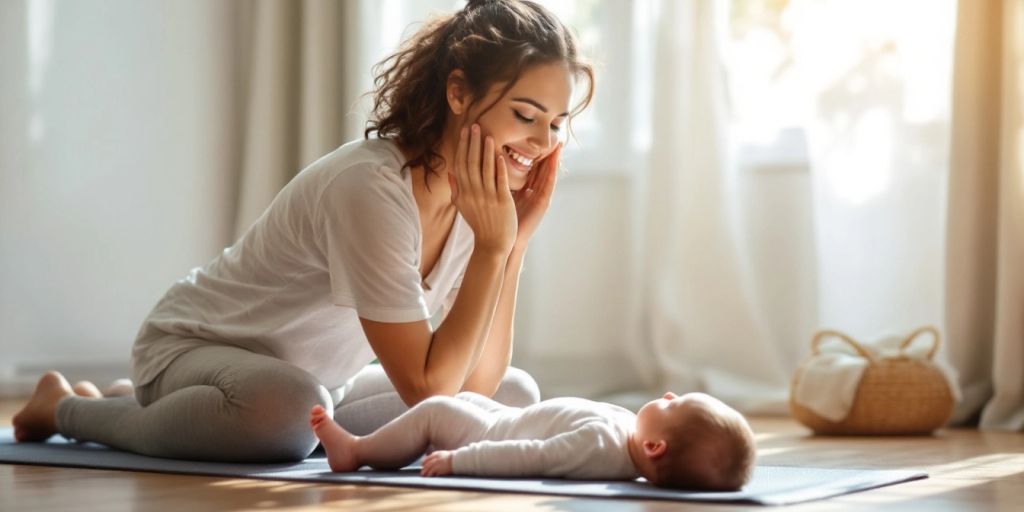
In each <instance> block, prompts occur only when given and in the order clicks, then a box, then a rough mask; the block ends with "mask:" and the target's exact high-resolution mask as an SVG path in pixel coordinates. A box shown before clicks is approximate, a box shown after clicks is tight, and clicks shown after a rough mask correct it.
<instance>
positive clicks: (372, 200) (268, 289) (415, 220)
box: [14, 0, 593, 461]
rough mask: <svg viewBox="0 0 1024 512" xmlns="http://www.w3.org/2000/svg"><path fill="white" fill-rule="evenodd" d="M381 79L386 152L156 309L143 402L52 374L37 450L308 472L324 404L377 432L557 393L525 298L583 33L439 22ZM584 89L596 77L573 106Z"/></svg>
mask: <svg viewBox="0 0 1024 512" xmlns="http://www.w3.org/2000/svg"><path fill="white" fill-rule="evenodd" d="M380 69H382V71H381V72H380V73H379V74H378V75H377V78H376V82H375V83H376V86H377V88H376V90H375V91H374V99H375V110H374V115H373V117H372V119H371V122H370V124H369V126H370V128H369V129H368V130H367V132H366V140H357V141H354V142H351V143H348V144H345V145H343V146H341V147H339V148H337V149H336V150H334V151H332V152H330V153H329V154H327V155H325V156H323V157H322V158H320V159H319V160H317V161H316V162H314V163H313V164H312V165H309V166H308V167H307V168H306V169H304V170H303V171H302V172H300V173H299V174H298V175H297V176H296V177H295V178H294V179H292V180H291V182H289V183H288V185H287V186H285V187H284V189H283V190H281V192H280V193H279V194H278V195H277V197H276V198H275V199H274V201H273V202H272V203H271V205H270V207H269V208H268V209H267V210H266V211H265V212H264V213H263V215H261V216H260V217H259V219H258V220H257V221H256V222H255V223H254V224H253V225H252V226H251V227H250V228H249V229H248V230H247V231H245V233H244V234H243V235H242V237H241V238H240V239H239V240H238V241H237V242H236V243H235V244H234V245H232V246H231V247H229V248H227V249H225V250H224V251H223V252H222V253H221V254H219V255H218V256H217V257H216V258H214V259H213V260H212V261H210V262H209V263H207V264H206V265H204V266H201V267H197V268H194V269H192V270H191V271H190V272H188V274H187V275H186V276H185V277H183V278H182V279H180V280H178V281H177V282H176V283H175V284H174V285H173V286H172V287H171V288H170V290H169V291H168V292H167V293H166V294H165V295H164V297H163V298H162V299H161V300H160V301H159V302H158V304H157V305H156V307H155V308H154V309H153V311H152V312H151V313H150V314H149V316H148V317H147V318H146V319H145V321H144V322H143V325H142V328H141V329H140V331H139V335H138V337H137V339H136V343H135V346H134V348H133V351H132V356H133V376H134V378H135V385H136V388H135V396H136V398H137V400H138V403H136V402H135V401H131V400H127V401H126V400H107V399H102V398H95V397H89V398H86V397H79V396H75V395H74V393H73V391H72V388H71V387H70V386H69V385H68V383H67V381H66V380H65V379H64V378H63V376H62V375H60V374H59V373H56V372H48V373H46V374H45V375H44V376H43V377H42V378H41V379H40V380H39V383H38V386H37V388H36V393H35V395H34V396H33V398H32V400H31V401H30V402H29V403H28V405H27V406H26V407H25V408H24V409H23V410H22V411H21V412H19V413H18V414H17V415H16V416H15V417H14V425H15V437H16V438H17V439H18V440H20V441H39V440H44V439H46V438H48V437H49V436H51V435H53V434H54V433H58V432H59V433H61V434H63V435H64V436H66V437H69V438H74V439H78V440H88V441H97V442H101V443H105V444H109V445H112V446H115V447H118V448H122V449H126V450H131V451H134V452H138V453H143V454H150V455H158V456H163V457H171V458H196V459H206V460H227V461H258V460H261V461H270V460H294V459H301V458H303V457H305V456H306V455H308V454H309V452H310V451H311V450H312V449H313V448H314V447H315V446H316V439H315V437H314V436H313V434H312V432H311V431H310V430H309V427H308V425H307V423H306V414H305V413H306V411H308V410H309V409H310V407H312V406H313V405H314V404H318V405H321V406H323V407H324V408H325V410H327V411H331V412H332V413H334V414H336V415H337V420H338V421H339V422H349V421H355V422H359V423H360V424H361V425H362V426H363V428H368V429H371V430H372V429H373V428H375V427H376V426H379V425H380V424H383V423H384V422H386V421H387V420H389V419H390V418H391V417H394V416H396V415H397V414H398V413H399V412H401V411H402V410H404V409H405V407H406V406H408V405H414V404H416V403H418V402H420V401H422V400H424V399H425V398H427V397H430V396H432V395H438V394H442V395H454V394H455V393H458V392H460V391H474V392H477V393H480V394H482V395H487V396H494V397H495V398H496V399H498V400H499V401H502V402H505V403H507V404H509V405H514V406H521V405H525V404H529V403H532V402H536V401H537V400H538V399H539V391H538V389H537V385H536V383H535V382H534V381H533V379H532V378H531V377H530V376H529V375H528V374H526V373H525V372H523V371H521V370H518V369H515V368H510V366H509V363H510V358H511V353H512V346H513V340H512V321H513V317H514V314H515V302H516V289H517V286H518V280H519V273H520V268H521V265H522V261H523V257H524V255H525V253H526V251H527V248H528V246H529V242H530V239H531V238H532V236H533V234H534V232H535V231H536V229H537V226H538V225H539V223H540V221H541V219H542V218H543V217H544V215H545V214H546V212H547V209H548V206H549V204H550V202H551V196H552V194H553V192H554V188H555V178H556V172H557V169H558V164H559V156H560V151H559V147H560V146H559V145H558V131H559V130H560V127H561V125H562V124H564V123H568V122H569V121H570V120H571V117H572V115H574V114H575V113H577V112H579V111H580V110H581V109H583V108H585V107H586V106H587V104H588V102H589V98H590V94H591V93H590V92H589V91H590V90H591V89H592V81H593V73H592V71H591V70H590V67H589V66H588V65H586V64H585V63H583V62H582V61H581V59H580V58H579V56H578V55H577V52H576V43H575V40H574V38H573V36H572V34H571V33H570V32H569V30H568V29H567V28H566V27H565V26H564V25H562V23H561V22H560V21H559V20H558V19H557V18H556V17H555V16H554V15H552V14H551V13H550V12H548V11H547V10H546V9H544V8H543V7H542V6H540V5H539V4H536V3H533V2H529V1H520V0H490V1H471V2H469V3H468V4H467V5H466V7H465V8H464V9H462V10H461V11H459V12H457V13H455V14H451V15H446V16H442V17H438V18H436V19H434V20H432V21H430V22H428V23H427V24H426V25H424V26H423V27H422V28H421V29H420V31H419V32H418V33H416V34H414V35H413V36H412V37H411V38H410V39H409V41H408V42H407V44H406V45H405V46H403V48H402V49H400V50H399V51H398V52H397V53H396V54H395V55H394V56H393V57H391V58H389V59H387V60H385V62H384V64H383V67H382V68H380ZM579 77H583V78H586V79H587V80H588V81H589V82H590V83H589V84H588V85H589V86H590V87H588V93H587V95H586V96H585V99H584V100H583V101H581V102H579V103H577V104H576V106H575V107H574V108H573V109H572V110H570V103H571V100H572V95H573V92H574V84H575V80H576V79H577V78H579ZM373 132H376V135H377V137H375V138H370V137H369V135H370V134H371V133H373ZM432 185H435V186H432ZM436 185H440V186H436ZM445 185H447V186H445ZM439 310H440V312H441V315H440V316H441V322H440V325H439V326H438V327H437V328H436V330H435V329H433V328H432V327H431V325H430V323H429V322H428V319H430V318H431V317H433V316H434V315H435V313H438V312H439ZM374 357H376V358H377V359H378V360H379V361H380V365H379V366H367V364H368V363H369V362H370V361H371V360H373V359H374Z"/></svg>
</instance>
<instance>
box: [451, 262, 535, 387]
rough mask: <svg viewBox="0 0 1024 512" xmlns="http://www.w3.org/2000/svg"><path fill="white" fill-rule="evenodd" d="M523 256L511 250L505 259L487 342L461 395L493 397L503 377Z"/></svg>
mask: <svg viewBox="0 0 1024 512" xmlns="http://www.w3.org/2000/svg"><path fill="white" fill-rule="evenodd" d="M525 255H526V247H525V246H524V247H516V248H514V249H513V250H512V253H511V254H510V255H509V258H508V264H507V265H506V266H505V273H504V277H503V279H502V285H501V296H500V297H499V298H498V307H497V310H496V311H495V314H494V321H493V322H492V323H491V325H490V330H489V332H488V333H487V342H486V344H485V345H484V347H483V353H482V354H481V355H480V359H479V361H477V363H476V367H475V368H473V370H472V372H471V373H470V375H469V378H468V379H466V383H465V385H463V386H462V391H473V392H476V393H479V394H481V395H484V396H493V395H494V392H495V391H497V390H498V386H499V385H500V384H501V379H502V378H504V377H505V371H506V370H507V369H508V365H509V364H510V363H511V361H512V338H513V325H512V324H513V319H514V318H515V315H516V295H517V293H518V289H519V274H520V272H521V270H522V268H523V258H524V257H525ZM460 293H461V292H460ZM456 300H457V299H456Z"/></svg>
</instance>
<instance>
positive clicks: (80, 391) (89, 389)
mask: <svg viewBox="0 0 1024 512" xmlns="http://www.w3.org/2000/svg"><path fill="white" fill-rule="evenodd" d="M71 389H72V390H73V391H74V392H75V394H76V395H78V396H84V397H86V398H103V392H102V391H100V388H98V387H96V384H93V383H92V382H89V381H87V380H80V381H78V382H76V383H75V385H74V386H71Z"/></svg>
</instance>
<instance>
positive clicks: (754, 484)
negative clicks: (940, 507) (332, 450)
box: [0, 428, 928, 505]
mask: <svg viewBox="0 0 1024 512" xmlns="http://www.w3.org/2000/svg"><path fill="white" fill-rule="evenodd" d="M0 462H6V463H12V464H31V465H42V466H67V467H77V468H97V469H115V470H126V471H148V472H156V473H178V474H189V475H206V476H222V477H233V478H256V479H264V480H289V481H302V482H316V483H322V484H329V483H339V484H369V485H386V486H400V487H426V488H435V489H463V490H472V491H493V492H510V493H529V494H553V495H560V496H576V497H587V498H619V499H622V498H626V499H657V500H678V501H702V502H722V503H752V504H758V505H788V504H791V503H799V502H804V501H811V500H818V499H823V498H828V497H832V496H838V495H840V494H847V493H852V492H858V491H864V490H867V489H873V488H876V487H881V486H885V485H892V484H897V483H901V482H907V481H910V480H917V479H920V478H927V476H928V475H927V474H926V473H924V472H922V471H913V470H861V469H831V468H807V467H787V466H758V467H757V468H756V469H755V471H754V477H753V478H752V479H751V481H750V483H748V484H747V485H746V486H744V488H743V489H742V490H740V491H738V492H692V491H677V490H671V489H661V488H658V487H654V486H652V485H650V484H648V483H647V482H645V481H643V480H638V481H633V482H614V481H580V480H560V479H540V478H477V477H461V476H460V477H432V478H424V477H420V476H419V473H418V466H416V465H412V466H409V467H408V468H406V469H404V470H402V471H370V470H368V469H364V470H362V471H357V472H353V473H333V472H331V471H330V469H329V468H328V467H327V459H325V458H324V456H323V453H322V452H320V451H318V452H316V453H314V454H313V456H311V457H309V458H307V459H306V460H304V461H302V462H297V463H289V464H229V463H219V462H195V461H183V460H173V459H161V458H156V457H146V456H143V455H136V454H133V453H127V452H122V451H118V450H113V449H110V448H107V447H106V446H103V445H99V444H94V443H75V442H69V441H67V440H65V439H64V438H62V437H60V436H54V437H53V438H51V439H50V441H49V442H46V443H15V442H14V437H13V429H10V428H6V429H0Z"/></svg>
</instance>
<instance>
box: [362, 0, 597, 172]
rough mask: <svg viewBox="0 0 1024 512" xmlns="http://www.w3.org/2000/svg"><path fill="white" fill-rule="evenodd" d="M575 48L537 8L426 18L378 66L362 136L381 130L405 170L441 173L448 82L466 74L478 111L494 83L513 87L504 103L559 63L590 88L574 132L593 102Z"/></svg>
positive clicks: (505, 6) (513, 2) (486, 3)
mask: <svg viewBox="0 0 1024 512" xmlns="http://www.w3.org/2000/svg"><path fill="white" fill-rule="evenodd" d="M577 46H578V45H577V42H576V38H575V36H574V35H573V34H572V32H570V31H569V29H568V28H566V26H565V25H563V24H562V22H561V21H559V20H558V18H557V17H556V16H555V15H554V14H552V13H551V12H550V11H548V10H547V9H545V8H544V7H542V6H540V5H538V4H536V3H534V2H531V1H528V0H470V2H469V3H468V4H467V5H466V7H465V8H463V9H462V10H461V11H458V12H456V13H455V14H450V15H447V16H440V17H434V18H431V19H429V20H427V21H426V22H425V23H424V25H423V26H422V27H421V28H420V29H419V30H418V31H417V32H416V33H415V34H414V35H413V36H412V37H410V38H409V39H407V40H406V41H405V42H404V43H403V44H402V46H401V47H400V48H399V50H398V51H397V52H395V53H394V54H392V55H391V56H389V57H388V58H386V59H384V60H383V61H381V62H380V63H378V64H377V65H375V66H374V68H373V73H374V81H373V83H374V90H373V92H372V94H373V111H372V113H371V116H370V120H369V121H368V122H367V128H366V131H365V133H364V134H363V135H364V137H366V138H369V137H370V134H371V133H374V132H376V133H377V136H378V137H381V138H391V139H394V140H395V141H396V142H398V143H399V144H400V145H401V146H402V147H404V148H406V149H408V150H409V151H410V152H411V153H412V158H411V159H410V160H409V161H408V162H406V164H405V167H409V168H411V167H416V166H421V165H422V166H423V167H424V168H425V169H426V170H427V172H430V173H436V172H437V168H438V167H439V166H440V165H441V164H443V163H444V158H443V157H442V156H441V155H440V154H439V153H438V152H437V151H436V149H435V148H436V147H437V145H438V143H439V142H440V140H441V136H442V134H443V132H444V125H445V120H446V119H447V112H448V101H447V82H448V75H449V74H450V73H451V72H452V71H453V70H456V69H460V70H462V72H463V73H464V75H465V82H466V86H467V88H468V89H469V92H470V93H471V95H472V97H473V104H472V105H470V106H473V105H475V104H476V103H477V102H479V100H480V99H482V98H483V97H484V96H485V95H486V93H487V91H489V90H490V88H491V86H492V85H493V84H495V83H500V82H507V85H505V87H504V89H503V90H502V91H501V95H500V96H499V98H498V99H501V97H503V96H504V95H505V94H506V93H507V92H508V91H509V90H510V89H511V88H512V87H513V86H514V85H515V83H516V81H517V80H518V79H519V77H521V76H522V74H523V72H524V71H525V70H527V69H529V68H530V67H532V66H536V65H539V64H549V63H553V62H562V63H565V64H566V65H567V66H568V67H569V70H570V72H571V73H573V75H574V76H575V77H576V78H577V79H579V78H581V77H582V78H585V79H586V80H587V83H588V88H587V93H586V95H585V96H584V97H583V98H582V100H581V101H580V102H579V104H577V105H576V106H575V107H574V108H573V109H572V111H571V112H570V115H569V119H568V120H567V125H568V128H569V133H570V134H571V133H572V132H571V130H572V127H571V125H569V124H568V123H570V122H571V120H572V117H574V116H575V115H577V114H579V113H580V112H582V111H583V110H584V109H586V108H587V106H588V105H590V101H591V99H592V98H593V96H594V70H593V67H592V66H591V65H590V64H589V63H587V62H585V61H584V60H583V59H582V58H581V56H580V55H579V53H578V52H577ZM496 102H497V100H495V103H496ZM493 106H494V103H492V104H491V105H488V106H487V108H485V109H484V110H483V112H486V111H487V110H489V109H490V108H491V107H493ZM483 112H481V114H482V113H483Z"/></svg>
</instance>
